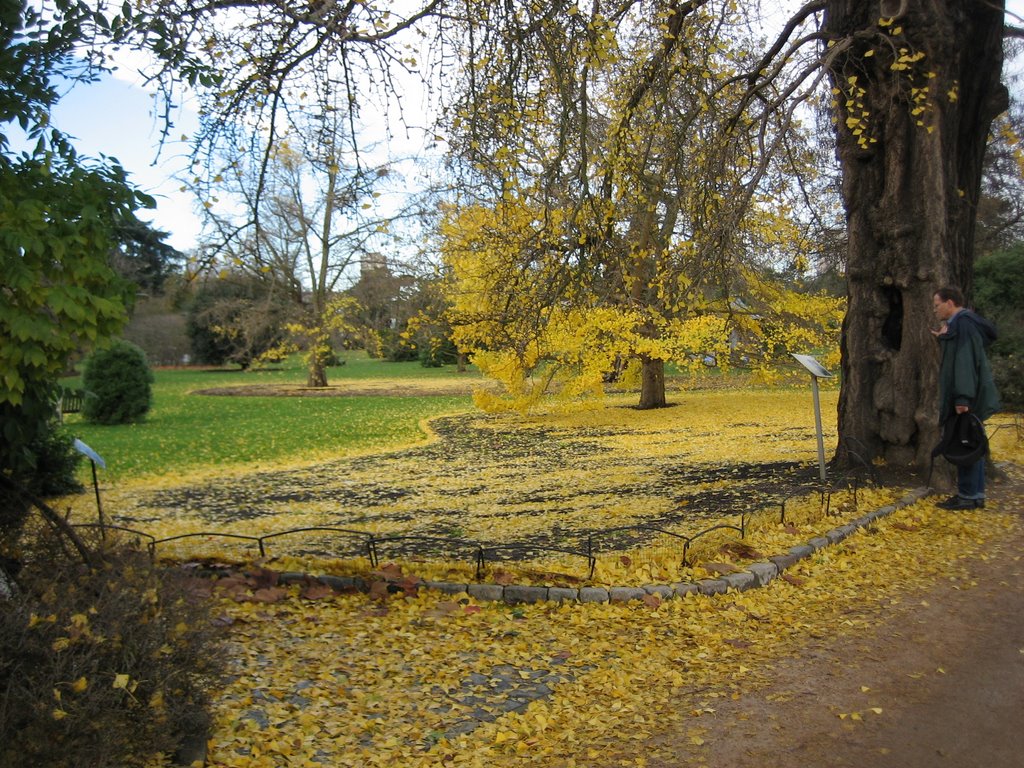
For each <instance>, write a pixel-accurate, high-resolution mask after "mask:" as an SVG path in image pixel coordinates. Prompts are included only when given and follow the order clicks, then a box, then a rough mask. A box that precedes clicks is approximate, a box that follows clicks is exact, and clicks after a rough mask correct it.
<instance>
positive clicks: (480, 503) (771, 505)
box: [69, 390, 1018, 584]
mask: <svg viewBox="0 0 1024 768" xmlns="http://www.w3.org/2000/svg"><path fill="white" fill-rule="evenodd" d="M834 404H835V392H825V393H823V410H825V411H826V412H828V411H830V410H832V409H834ZM349 426H351V425H349ZM429 429H430V431H431V438H430V439H429V440H428V441H427V442H425V443H424V444H423V445H421V446H418V447H414V448H407V449H403V450H396V451H393V452H380V453H374V454H369V455H362V456H349V457H341V458H338V459H336V460H332V461H320V462H317V463H315V464H306V465H299V466H292V467H277V466H266V467H259V468H254V471H251V472H246V473H238V472H233V473H230V474H228V473H224V474H222V475H220V476H217V475H216V474H215V473H211V472H207V473H205V474H203V475H197V476H196V477H194V478H188V477H166V478H163V479H161V480H156V481H153V480H148V481H146V482H144V483H117V484H116V485H114V486H113V487H110V488H104V489H103V491H102V498H103V506H104V511H105V513H106V514H107V516H108V517H109V518H110V519H111V520H112V521H113V522H115V523H117V524H120V525H124V526H128V527H131V528H135V529H140V530H143V531H146V532H147V533H150V534H151V535H153V536H155V537H156V538H165V537H170V536H177V535H181V534H187V533H195V532H198V531H219V532H224V533H234V534H244V535H250V536H252V535H266V534H270V533H276V532H280V531H284V530H289V529H294V528H302V527H308V526H335V527H340V528H345V529H349V530H356V531H362V532H366V533H371V534H374V535H376V536H392V537H418V538H403V539H401V540H394V541H390V542H386V543H382V544H380V548H379V555H380V557H381V560H382V561H392V560H397V561H400V562H403V563H404V564H405V567H406V569H407V571H408V570H410V569H411V570H413V571H415V572H416V574H417V575H422V576H425V577H428V578H446V577H448V576H451V577H452V578H453V579H454V580H462V581H465V580H466V579H467V578H472V577H473V576H474V575H475V574H474V573H473V569H472V562H473V561H472V554H473V551H474V549H473V546H472V544H473V543H476V542H485V543H492V544H509V543H513V542H515V543H519V544H523V545H528V547H527V548H526V549H524V550H515V551H511V550H510V551H506V552H505V553H504V554H503V555H502V556H503V557H505V558H513V559H514V560H515V561H516V562H512V563H507V564H495V565H496V567H497V565H502V566H503V567H505V568H514V569H516V570H517V578H518V579H519V580H523V581H534V582H536V581H542V582H550V583H563V584H576V583H580V582H581V581H583V580H585V579H586V577H587V576H588V567H587V561H586V560H585V558H582V557H580V556H578V555H575V556H574V555H559V554H551V553H546V552H545V551H544V550H542V549H539V548H538V547H557V548H560V549H568V550H571V551H574V552H582V551H583V550H584V549H585V547H586V546H587V544H590V545H591V546H592V547H593V548H594V549H595V550H596V551H597V553H598V555H599V556H598V567H597V570H596V573H595V576H594V580H593V581H594V583H598V584H616V583H637V582H640V583H647V582H651V581H660V582H671V581H675V580H685V579H686V578H687V577H688V576H690V575H692V574H690V573H689V572H688V571H687V570H686V569H684V568H681V567H680V565H681V561H682V547H683V540H682V539H680V538H678V536H679V535H685V536H693V535H694V534H696V533H698V532H699V531H701V530H703V529H704V528H706V527H707V526H709V525H712V524H715V523H720V522H728V523H731V524H736V523H737V522H739V519H740V515H741V514H744V513H746V514H748V515H749V514H754V515H755V517H754V519H755V527H758V526H760V527H765V526H767V525H768V524H769V523H770V522H771V521H776V520H777V519H778V517H779V510H780V503H781V501H782V500H783V499H785V498H786V497H787V496H790V495H792V494H795V495H796V497H797V498H798V499H799V503H797V502H796V501H792V502H789V504H790V506H789V509H788V512H787V514H788V516H789V519H791V520H794V521H795V522H797V523H798V525H797V526H796V527H792V526H791V527H790V529H789V533H788V536H789V537H790V538H789V539H788V540H786V539H785V538H782V539H779V540H778V541H775V542H774V543H775V544H777V545H778V546H779V547H782V546H783V545H786V546H792V545H793V544H795V543H802V542H801V541H799V540H798V539H799V538H800V537H804V539H806V538H807V537H809V535H813V534H814V533H820V532H821V530H822V529H821V526H822V525H823V523H822V521H821V520H820V518H821V514H822V512H823V511H824V510H823V508H822V505H821V503H820V501H821V498H820V497H818V496H817V495H816V494H813V493H811V491H810V488H809V484H812V483H813V481H815V480H816V477H817V466H816V443H815V436H814V416H813V410H812V408H811V403H810V397H809V394H808V393H807V392H806V391H804V390H776V391H753V390H745V391H739V392H738V391H701V392H691V393H682V394H680V395H679V396H678V403H677V404H676V405H675V407H671V408H668V409H662V410H657V411H638V410H636V409H633V408H630V407H627V406H626V405H625V404H624V401H623V402H622V403H618V404H616V403H614V402H613V403H612V404H611V405H610V406H609V407H605V408H601V409H594V410H590V411H584V412H577V413H573V414H557V413H552V414H547V415H542V416H534V417H530V418H524V417H516V416H509V415H503V416H485V415H479V414H464V415H458V416H451V417H445V418H442V419H437V420H434V421H433V422H432V423H431V425H430V428H429ZM1002 436H1003V442H1004V443H1005V444H1006V445H1007V446H1008V447H1010V448H1012V447H1014V446H1016V445H1018V443H1017V442H1016V441H1015V440H1014V439H1013V437H1012V430H1006V431H1004V432H1003V433H1002ZM268 439H272V436H269V437H268ZM826 441H827V442H826V445H829V444H831V443H834V436H832V435H826ZM311 450H315V446H311ZM1011 458H1012V457H1011ZM865 474H866V473H862V477H861V478H860V480H863V479H864V475H865ZM893 495H894V494H893V493H888V492H870V493H865V492H863V491H861V493H860V494H859V495H858V497H857V501H858V503H859V504H860V505H865V504H867V505H870V504H874V505H875V506H880V505H881V504H883V503H886V502H887V501H889V500H891V499H892V498H893ZM826 501H827V502H828V503H829V509H828V511H830V512H839V513H841V514H849V513H850V512H851V511H852V509H853V498H852V494H850V493H848V492H847V493H846V494H845V495H843V494H840V495H838V496H836V497H835V498H834V499H826ZM69 503H71V504H72V505H73V508H74V512H73V516H74V518H75V519H77V520H78V521H85V520H90V519H94V517H95V507H94V501H93V499H92V498H91V497H90V496H89V495H88V494H83V495H81V496H79V497H77V498H76V499H74V500H71V501H69ZM801 505H802V507H801ZM834 522H835V521H833V524H834ZM799 523H807V525H799ZM638 525H647V526H654V527H657V528H660V529H661V530H664V531H668V532H669V533H668V534H657V533H655V532H652V531H649V530H638V529H636V528H634V527H632V526H638ZM829 527H830V526H829ZM776 528H777V529H776V531H775V532H776V534H778V535H780V536H781V533H780V532H779V530H778V527H776ZM671 534H676V536H672V535H671ZM423 537H429V540H428V539H426V538H423ZM725 538H728V537H725ZM713 540H714V542H715V546H717V545H718V544H719V543H721V540H722V537H717V538H714V539H713ZM707 543H709V544H710V543H711V540H709V542H707ZM703 544H705V542H702V545H703ZM361 546H362V544H361V540H360V539H358V538H353V537H345V536H339V535H336V534H325V533H313V532H306V533H303V534H301V535H295V536H288V537H281V538H280V539H274V540H273V541H271V542H268V548H269V552H268V556H269V557H271V558H272V561H271V563H270V564H271V565H272V566H273V567H277V568H284V567H286V565H289V564H290V566H291V567H295V568H303V569H305V568H313V569H317V568H318V566H316V565H313V566H311V565H309V562H308V561H309V560H310V558H311V557H316V558H317V559H318V563H319V569H320V570H332V571H334V572H349V571H353V570H355V571H356V572H358V571H360V570H362V571H363V572H365V571H366V570H367V569H368V566H367V564H366V562H365V560H362V559H359V558H358V557H357V556H358V555H361V554H362V552H363V550H362V549H361ZM531 546H532V547H533V548H532V549H531V548H529V547H531ZM705 550H707V547H705ZM159 552H160V553H161V554H162V555H170V556H177V557H181V558H185V559H190V558H191V559H196V558H201V557H219V558H224V557H231V558H234V559H243V560H244V559H246V558H249V559H251V558H253V557H254V556H255V553H254V551H253V544H252V543H251V542H247V541H240V540H229V539H211V540H208V541H207V540H202V539H197V538H189V539H184V540H180V541H176V542H171V543H168V544H162V545H160V547H159ZM711 554H714V555H715V556H716V557H717V553H715V552H713V551H712V552H708V551H705V553H704V555H705V559H707V557H708V556H710V555H711ZM325 558H327V560H325ZM338 558H342V561H341V562H340V563H338V562H336V561H337V559H338ZM690 559H691V561H692V559H693V558H690ZM328 560H333V561H335V562H334V563H333V564H332V565H331V566H329V567H328V566H325V565H324V564H325V563H326V562H328ZM523 560H525V561H527V563H526V564H524V563H523V562H522V561H523ZM527 566H529V568H527ZM524 568H526V569H527V570H530V571H531V572H530V573H523V571H524ZM492 571H493V568H492ZM488 575H490V576H493V575H494V574H493V572H492V573H490V574H488Z"/></svg>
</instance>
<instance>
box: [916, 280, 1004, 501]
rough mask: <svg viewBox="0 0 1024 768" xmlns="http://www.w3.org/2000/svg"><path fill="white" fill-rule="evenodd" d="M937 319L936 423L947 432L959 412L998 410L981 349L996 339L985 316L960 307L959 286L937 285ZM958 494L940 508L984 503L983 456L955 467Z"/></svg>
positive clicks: (983, 416) (984, 415)
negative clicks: (938, 326) (937, 388)
mask: <svg viewBox="0 0 1024 768" xmlns="http://www.w3.org/2000/svg"><path fill="white" fill-rule="evenodd" d="M932 305H933V307H934V309H935V317H936V318H938V320H939V321H940V323H941V326H940V328H939V330H937V331H932V333H933V334H934V335H935V336H936V338H937V339H938V341H939V347H940V348H941V349H942V362H941V363H940V366H939V425H940V427H941V428H942V430H943V434H946V430H947V429H949V428H951V427H952V420H953V419H955V418H956V416H957V415H958V414H961V413H973V414H974V415H975V416H977V417H978V419H980V420H981V421H984V420H985V419H987V418H988V417H989V416H991V415H992V414H993V413H995V412H996V411H998V410H999V393H998V392H997V391H996V385H995V381H993V379H992V368H991V367H990V366H989V362H988V356H987V355H986V354H985V347H986V346H988V344H990V343H991V342H992V341H993V340H995V338H996V329H995V327H994V326H993V325H992V324H991V323H990V322H989V321H988V320H986V319H985V318H983V317H981V316H980V315H978V314H976V313H974V312H972V311H971V310H969V309H964V295H963V293H962V292H961V291H960V289H959V288H955V287H952V286H950V287H946V288H940V289H939V290H937V291H936V292H935V295H934V296H933V297H932ZM956 490H957V492H956V495H954V496H950V497H949V498H948V499H946V500H945V501H941V502H939V504H938V506H940V507H942V508H943V509H973V508H975V507H984V506H985V457H984V455H983V456H982V457H981V458H980V459H978V460H977V461H976V462H974V463H973V464H968V465H966V466H958V467H957V488H956Z"/></svg>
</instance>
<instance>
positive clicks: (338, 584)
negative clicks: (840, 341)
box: [278, 488, 932, 605]
mask: <svg viewBox="0 0 1024 768" xmlns="http://www.w3.org/2000/svg"><path fill="white" fill-rule="evenodd" d="M931 493H932V489H931V488H916V489H914V490H913V491H911V492H910V493H908V494H906V495H905V496H904V497H903V498H902V499H900V500H899V501H897V502H895V503H894V504H890V505H888V506H885V507H881V508H880V509H876V510H875V511H873V512H868V513H867V514H866V515H862V516H861V517H858V518H857V519H856V520H853V521H852V522H849V523H846V524H845V525H840V526H838V527H836V528H833V529H832V530H830V531H828V532H827V533H825V534H824V535H822V536H816V537H815V538H813V539H811V540H810V541H808V542H807V543H806V544H802V545H800V546H796V547H791V548H790V550H789V551H788V552H787V553H786V554H784V555H775V556H773V557H769V558H768V559H767V560H766V561H764V562H760V563H754V564H753V565H749V566H747V567H746V569H745V570H741V571H738V572H737V573H730V574H727V575H725V576H722V577H720V578H714V579H701V580H700V581H696V582H678V583H675V584H646V585H643V586H639V587H579V588H575V587H535V586H526V585H519V584H509V585H501V584H470V583H459V582H448V581H422V580H421V581H420V582H419V583H418V584H417V586H418V587H419V588H422V589H432V590H436V591H439V592H442V593H444V594H449V595H458V594H463V593H465V594H468V595H469V596H470V597H474V598H476V599H477V600H483V601H500V602H505V603H508V604H510V605H517V604H521V603H539V602H543V601H553V602H559V603H562V602H579V603H625V602H629V601H631V600H643V599H644V598H645V597H647V596H648V595H656V596H657V597H660V598H662V599H670V598H673V597H683V596H684V595H686V594H688V593H691V592H693V593H697V594H701V595H720V594H724V593H726V592H728V591H729V590H730V589H733V590H735V591H737V592H743V591H745V590H748V589H753V588H755V587H763V586H765V585H766V584H768V583H770V582H771V581H773V580H774V579H776V578H778V577H779V575H780V574H781V573H782V572H783V571H785V570H786V569H787V568H791V567H793V565H794V564H796V563H798V562H800V561H801V560H803V559H804V558H807V557H810V556H811V555H813V554H814V553H815V552H817V551H818V550H820V549H824V548H825V547H827V546H830V545H832V544H838V543H839V542H841V541H843V540H844V539H846V538H848V537H849V536H850V535H851V534H853V533H854V532H856V531H857V530H859V529H861V528H865V527H867V526H869V525H871V524H872V523H874V522H875V521H876V520H879V519H881V518H883V517H887V516H889V515H891V514H892V513H893V512H895V511H896V510H898V509H902V508H903V507H908V506H910V505H911V504H915V503H916V502H918V501H920V500H921V499H923V498H925V497H927V496H929V495H930V494H931ZM311 578H312V579H314V580H316V581H319V582H320V583H322V584H326V585H327V586H330V587H332V588H334V589H338V590H345V589H358V590H360V591H363V592H365V591H368V590H369V584H368V583H367V581H366V580H365V579H364V578H362V577H361V576H330V575H322V576H311V575H310V574H305V573H282V574H281V575H280V576H279V579H278V580H279V582H280V583H284V584H289V583H300V582H307V581H309V580H310V579H311Z"/></svg>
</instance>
